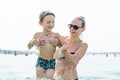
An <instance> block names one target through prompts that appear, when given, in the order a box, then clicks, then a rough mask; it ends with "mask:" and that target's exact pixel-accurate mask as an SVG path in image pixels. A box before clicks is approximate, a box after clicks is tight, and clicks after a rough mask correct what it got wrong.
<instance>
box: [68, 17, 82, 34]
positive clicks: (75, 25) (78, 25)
mask: <svg viewBox="0 0 120 80" xmlns="http://www.w3.org/2000/svg"><path fill="white" fill-rule="evenodd" d="M69 28H70V29H69V32H70V34H71V36H76V35H78V36H79V35H80V33H81V32H82V31H83V29H84V28H82V21H80V20H78V19H74V20H72V22H71V24H69Z"/></svg>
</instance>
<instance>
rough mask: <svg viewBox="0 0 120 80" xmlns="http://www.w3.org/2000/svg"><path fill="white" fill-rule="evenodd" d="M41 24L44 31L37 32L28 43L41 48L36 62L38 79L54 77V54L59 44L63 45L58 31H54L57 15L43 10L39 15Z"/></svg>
mask: <svg viewBox="0 0 120 80" xmlns="http://www.w3.org/2000/svg"><path fill="white" fill-rule="evenodd" d="M39 19H40V21H39V24H40V25H41V26H42V28H43V31H42V32H36V33H35V34H34V36H33V39H32V40H31V41H30V42H29V43H28V48H29V49H31V48H32V47H33V46H34V45H35V46H36V47H37V49H38V50H39V53H40V54H39V55H38V59H37V63H36V75H37V79H43V78H44V80H45V78H46V79H49V80H52V79H53V75H54V70H55V64H56V62H55V59H54V58H53V55H54V53H55V51H56V47H57V46H61V41H62V40H61V39H60V35H59V34H58V33H55V32H52V29H53V28H54V22H55V15H54V13H52V12H50V11H43V12H41V14H40V16H39Z"/></svg>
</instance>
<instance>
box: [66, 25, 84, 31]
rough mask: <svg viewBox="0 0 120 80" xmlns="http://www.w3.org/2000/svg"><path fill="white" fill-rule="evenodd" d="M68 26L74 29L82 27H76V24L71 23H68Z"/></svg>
mask: <svg viewBox="0 0 120 80" xmlns="http://www.w3.org/2000/svg"><path fill="white" fill-rule="evenodd" d="M68 27H69V28H72V27H73V29H74V30H78V28H82V27H78V26H77V25H72V24H68Z"/></svg>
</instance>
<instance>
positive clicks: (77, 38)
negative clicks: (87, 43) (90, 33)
mask: <svg viewBox="0 0 120 80" xmlns="http://www.w3.org/2000/svg"><path fill="white" fill-rule="evenodd" d="M79 41H81V40H80V38H79V37H70V42H71V43H76V42H79Z"/></svg>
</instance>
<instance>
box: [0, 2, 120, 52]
mask: <svg viewBox="0 0 120 80" xmlns="http://www.w3.org/2000/svg"><path fill="white" fill-rule="evenodd" d="M119 4H120V2H119V0H0V48H1V49H14V50H28V49H27V43H28V42H29V41H30V40H31V38H32V37H33V35H34V33H35V32H38V31H42V28H41V26H40V25H39V24H38V20H39V18H38V17H39V14H40V13H41V11H43V10H50V11H52V12H53V13H55V15H56V20H55V28H54V29H53V31H55V32H58V33H60V34H61V35H64V36H66V35H69V29H68V26H67V24H68V23H69V22H70V21H71V20H72V18H74V17H76V16H84V17H85V20H86V30H85V32H84V33H83V34H82V39H83V40H84V41H85V42H87V43H88V45H89V48H88V52H96V51H98V52H100V51H120V36H119V35H120V31H119V30H120V22H119V21H120V20H119V19H120V9H119V8H120V5H119ZM32 50H34V48H33V49H32Z"/></svg>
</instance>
